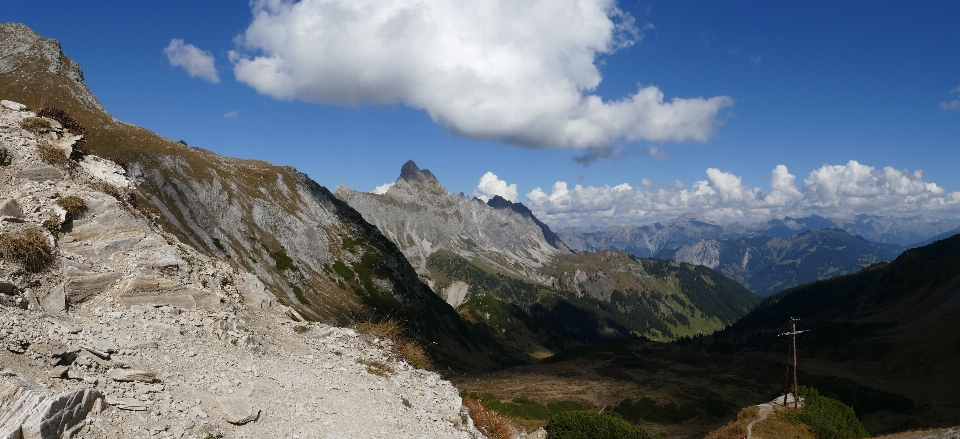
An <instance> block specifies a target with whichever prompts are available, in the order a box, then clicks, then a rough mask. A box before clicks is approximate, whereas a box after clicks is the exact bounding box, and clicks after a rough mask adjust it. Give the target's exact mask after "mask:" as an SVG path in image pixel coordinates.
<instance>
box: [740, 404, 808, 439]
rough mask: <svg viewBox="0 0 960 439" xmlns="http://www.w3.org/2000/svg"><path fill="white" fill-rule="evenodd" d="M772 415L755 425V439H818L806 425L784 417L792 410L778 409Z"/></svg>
mask: <svg viewBox="0 0 960 439" xmlns="http://www.w3.org/2000/svg"><path fill="white" fill-rule="evenodd" d="M775 410H776V412H774V413H771V414H770V416H767V419H764V420H762V421H760V422H757V423H756V424H753V437H755V438H757V439H816V437H814V435H813V433H811V432H810V427H808V426H807V425H806V424H797V423H793V422H790V421H788V420H787V419H786V417H785V416H784V415H785V414H786V413H787V412H788V411H790V410H792V409H788V408H783V407H776V409H775Z"/></svg>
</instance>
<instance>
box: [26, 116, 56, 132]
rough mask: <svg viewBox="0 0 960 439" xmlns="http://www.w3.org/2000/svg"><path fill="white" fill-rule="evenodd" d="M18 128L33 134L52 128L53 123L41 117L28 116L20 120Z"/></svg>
mask: <svg viewBox="0 0 960 439" xmlns="http://www.w3.org/2000/svg"><path fill="white" fill-rule="evenodd" d="M20 128H23V129H25V130H27V131H30V132H31V133H34V134H41V133H45V132H47V131H50V130H51V129H53V125H51V124H50V121H48V120H46V119H44V118H42V117H28V118H26V119H24V120H21V121H20Z"/></svg>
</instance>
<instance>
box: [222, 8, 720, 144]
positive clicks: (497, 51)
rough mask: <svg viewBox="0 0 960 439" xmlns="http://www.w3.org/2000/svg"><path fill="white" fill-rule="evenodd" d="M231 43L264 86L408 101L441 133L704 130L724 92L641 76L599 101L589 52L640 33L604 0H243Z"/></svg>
mask: <svg viewBox="0 0 960 439" xmlns="http://www.w3.org/2000/svg"><path fill="white" fill-rule="evenodd" d="M253 15H254V19H253V22H252V23H251V24H250V26H249V27H248V28H247V30H246V32H244V34H243V35H241V36H240V37H238V41H239V42H240V45H241V48H240V50H239V51H235V52H231V54H230V58H231V61H232V62H233V65H234V74H235V75H236V78H237V80H239V81H241V82H244V83H246V84H249V85H250V86H252V87H253V88H255V89H256V90H257V91H258V92H260V93H263V94H266V95H269V96H272V97H274V98H277V99H300V100H304V101H309V102H318V103H328V104H337V105H348V106H359V105H365V104H388V105H389V104H398V103H402V104H404V105H407V106H409V107H413V108H417V109H422V110H424V111H426V112H427V113H428V114H429V115H430V117H431V118H432V119H433V120H434V121H436V122H437V123H440V124H442V125H444V126H446V127H447V128H449V129H450V130H452V131H453V132H455V133H457V134H461V135H465V136H469V137H472V138H495V139H500V140H503V141H505V142H508V143H512V144H516V145H522V146H528V147H570V148H596V147H604V146H609V145H613V144H617V143H620V142H623V141H634V140H649V141H655V142H660V141H675V142H680V141H698V142H704V141H706V140H707V139H708V138H709V137H710V136H711V135H712V134H713V132H714V129H715V126H716V124H717V115H718V112H719V111H720V110H721V109H722V108H724V107H726V106H729V105H731V104H732V103H733V100H732V99H731V98H729V97H727V96H716V97H711V98H703V97H696V98H689V99H681V98H672V99H666V98H665V97H664V93H663V92H662V91H661V90H660V89H659V88H657V87H655V86H639V87H638V90H637V92H636V93H634V94H631V95H628V96H625V97H623V98H620V99H615V100H609V101H603V100H602V99H601V98H600V97H599V96H596V95H594V94H590V92H591V91H592V90H595V89H596V87H597V86H598V85H599V84H600V80H601V74H600V71H599V69H598V68H597V57H598V56H599V55H603V54H609V53H613V52H615V51H616V50H618V49H621V48H623V47H627V46H630V45H631V44H634V43H636V42H637V41H639V40H641V39H642V38H643V33H642V30H643V29H641V27H638V26H637V25H636V23H635V21H634V18H633V17H631V16H630V15H629V14H626V13H624V12H622V11H621V10H619V9H618V8H617V6H616V2H615V0H524V1H517V0H478V1H471V2H462V1H450V0H302V1H300V2H296V3H295V2H292V1H289V0H257V1H255V2H254V3H253Z"/></svg>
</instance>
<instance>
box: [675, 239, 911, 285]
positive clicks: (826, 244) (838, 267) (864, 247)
mask: <svg viewBox="0 0 960 439" xmlns="http://www.w3.org/2000/svg"><path fill="white" fill-rule="evenodd" d="M903 250H904V248H903V247H901V246H899V245H896V244H882V243H876V242H870V241H867V240H866V239H863V238H861V237H859V236H853V235H851V234H849V233H847V232H845V231H843V230H840V229H825V230H808V231H805V232H802V233H798V234H793V235H788V236H782V237H781V236H754V237H748V238H738V239H725V240H716V239H706V240H703V241H699V242H697V243H695V244H689V245H685V246H682V247H680V248H677V249H669V250H661V251H660V252H659V253H657V255H656V257H658V258H663V259H671V260H675V261H678V262H686V263H689V264H696V265H704V266H707V267H710V268H713V269H715V270H717V271H719V272H720V273H723V274H724V275H726V276H728V277H730V278H732V279H734V280H736V281H738V282H740V283H741V284H743V286H745V287H747V288H749V289H750V290H751V291H753V292H754V293H756V294H757V295H759V296H760V297H766V296H769V295H771V294H773V293H776V292H778V291H780V290H783V289H784V288H788V287H792V286H796V285H802V284H805V283H809V282H814V281H817V280H820V279H824V278H827V277H833V276H838V275H841V274H846V273H851V272H854V271H857V270H859V269H861V268H863V267H865V266H867V265H871V264H874V263H877V262H881V261H889V260H892V259H893V258H896V257H897V256H898V255H899V254H900V253H901V252H903Z"/></svg>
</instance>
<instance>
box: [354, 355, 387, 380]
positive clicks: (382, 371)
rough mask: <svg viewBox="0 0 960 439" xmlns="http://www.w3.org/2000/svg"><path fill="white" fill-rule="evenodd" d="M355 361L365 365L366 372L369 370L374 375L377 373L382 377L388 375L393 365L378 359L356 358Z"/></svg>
mask: <svg viewBox="0 0 960 439" xmlns="http://www.w3.org/2000/svg"><path fill="white" fill-rule="evenodd" d="M357 363H360V364H362V365H364V366H367V372H370V373H372V374H374V375H379V376H382V377H389V376H390V375H392V374H393V372H394V370H393V367H391V366H390V365H389V364H387V363H384V362H382V361H378V360H363V359H357Z"/></svg>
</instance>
